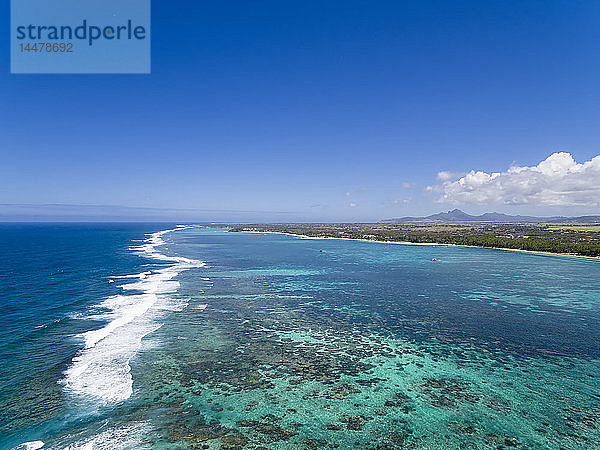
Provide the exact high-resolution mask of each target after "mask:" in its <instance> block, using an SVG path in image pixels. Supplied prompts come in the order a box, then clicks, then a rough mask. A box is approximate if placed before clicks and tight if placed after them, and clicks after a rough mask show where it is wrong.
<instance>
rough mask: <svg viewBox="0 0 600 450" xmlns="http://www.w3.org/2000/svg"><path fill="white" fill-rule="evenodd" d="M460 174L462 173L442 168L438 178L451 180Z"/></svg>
mask: <svg viewBox="0 0 600 450" xmlns="http://www.w3.org/2000/svg"><path fill="white" fill-rule="evenodd" d="M458 176H460V174H457V173H454V172H450V171H448V170H440V171H439V172H438V174H437V179H438V180H440V181H450V180H451V179H452V178H457V177H458Z"/></svg>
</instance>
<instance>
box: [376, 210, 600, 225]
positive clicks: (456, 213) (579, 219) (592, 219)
mask: <svg viewBox="0 0 600 450" xmlns="http://www.w3.org/2000/svg"><path fill="white" fill-rule="evenodd" d="M430 222H431V223H462V222H470V223H490V222H491V223H553V222H570V223H600V216H576V217H567V216H551V217H538V216H522V215H511V214H504V213H498V212H488V213H484V214H480V215H471V214H467V213H466V212H464V211H461V210H460V209H453V210H451V211H448V212H440V213H437V214H431V215H429V216H424V217H412V216H406V217H397V218H393V219H385V220H380V221H379V223H391V224H410V223H430Z"/></svg>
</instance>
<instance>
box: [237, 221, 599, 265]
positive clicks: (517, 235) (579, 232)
mask: <svg viewBox="0 0 600 450" xmlns="http://www.w3.org/2000/svg"><path fill="white" fill-rule="evenodd" d="M231 231H232V232H240V231H254V232H279V233H292V234H298V235H304V236H312V237H335V238H347V239H367V240H373V241H393V242H412V243H438V244H454V245H472V246H476V247H487V248H507V249H515V250H529V251H537V252H549V253H561V254H568V255H578V256H590V257H600V226H589V225H588V226H573V225H564V226H562V225H557V224H552V225H550V224H538V223H536V224H468V225H462V224H450V225H431V224H427V225H392V224H279V225H233V226H232V227H231Z"/></svg>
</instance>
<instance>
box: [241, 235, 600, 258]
mask: <svg viewBox="0 0 600 450" xmlns="http://www.w3.org/2000/svg"><path fill="white" fill-rule="evenodd" d="M236 233H255V234H266V233H271V234H285V235H288V236H296V237H300V238H303V239H337V240H343V241H359V242H374V243H380V244H398V245H420V246H427V245H430V246H438V245H439V246H446V247H466V248H483V249H486V250H502V251H508V252H521V253H529V254H533V255H542V256H560V257H568V258H582V259H586V260H590V261H600V256H585V255H575V254H572V253H553V252H544V251H537V250H523V249H519V248H505V247H482V246H479V245H466V244H442V243H439V242H410V241H376V240H372V239H355V238H344V237H333V236H307V235H305V234H298V233H288V232H283V231H236Z"/></svg>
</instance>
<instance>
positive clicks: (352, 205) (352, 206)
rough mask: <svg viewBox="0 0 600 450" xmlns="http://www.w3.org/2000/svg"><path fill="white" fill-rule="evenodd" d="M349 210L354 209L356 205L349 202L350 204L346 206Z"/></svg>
mask: <svg viewBox="0 0 600 450" xmlns="http://www.w3.org/2000/svg"><path fill="white" fill-rule="evenodd" d="M348 206H349V207H350V208H356V203H354V202H350V204H349V205H348Z"/></svg>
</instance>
